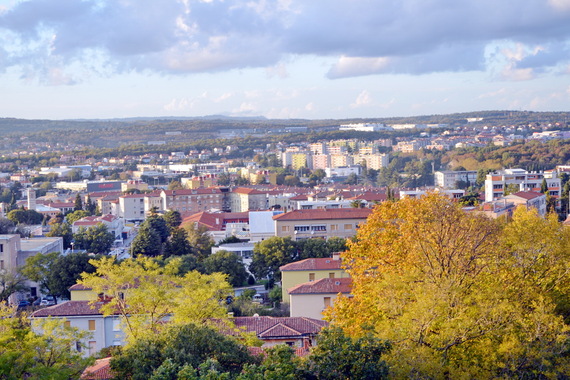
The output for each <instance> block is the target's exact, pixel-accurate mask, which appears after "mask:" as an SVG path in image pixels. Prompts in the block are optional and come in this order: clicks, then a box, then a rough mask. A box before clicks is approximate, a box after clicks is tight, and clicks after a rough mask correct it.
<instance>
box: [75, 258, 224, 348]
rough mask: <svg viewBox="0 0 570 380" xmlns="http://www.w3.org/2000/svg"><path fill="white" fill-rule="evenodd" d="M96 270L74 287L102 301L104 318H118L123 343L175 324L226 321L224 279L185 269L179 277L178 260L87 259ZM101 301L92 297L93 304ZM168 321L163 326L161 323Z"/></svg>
mask: <svg viewBox="0 0 570 380" xmlns="http://www.w3.org/2000/svg"><path fill="white" fill-rule="evenodd" d="M91 263H92V264H93V265H94V266H95V267H96V272H95V273H92V274H83V279H82V280H80V281H79V283H80V284H83V285H85V286H86V287H88V288H91V289H92V290H93V292H94V294H100V295H101V297H105V302H103V303H100V305H101V311H102V312H103V314H104V315H113V314H118V315H119V316H120V317H121V323H122V326H123V331H125V334H126V337H127V342H128V343H132V342H134V341H136V340H137V339H140V338H143V337H149V335H150V336H152V335H157V334H160V333H162V332H163V331H164V329H165V328H166V327H167V326H172V325H175V324H187V323H196V324H206V323H209V321H211V320H212V319H216V320H217V321H218V322H217V323H218V324H219V323H220V322H219V321H221V320H224V319H227V312H226V309H225V307H224V305H223V301H224V300H225V299H226V296H227V295H228V294H229V292H230V290H231V288H230V286H229V284H228V283H227V281H226V277H225V275H223V274H221V273H214V274H211V275H204V274H201V273H198V272H196V271H191V272H188V273H186V274H185V275H183V276H181V275H179V267H180V264H181V260H180V259H178V258H175V259H173V260H169V261H168V262H167V264H166V265H164V266H161V265H159V264H158V262H157V261H156V260H153V259H152V258H148V257H143V256H141V257H138V258H137V259H129V260H124V261H122V262H120V263H117V262H116V261H115V259H114V258H112V257H104V258H102V259H100V260H92V262H91ZM100 301H101V299H99V298H97V299H93V300H92V303H93V304H96V303H98V302H100ZM166 321H168V323H165V322H166Z"/></svg>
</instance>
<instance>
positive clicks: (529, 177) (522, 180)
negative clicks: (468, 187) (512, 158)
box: [485, 169, 561, 202]
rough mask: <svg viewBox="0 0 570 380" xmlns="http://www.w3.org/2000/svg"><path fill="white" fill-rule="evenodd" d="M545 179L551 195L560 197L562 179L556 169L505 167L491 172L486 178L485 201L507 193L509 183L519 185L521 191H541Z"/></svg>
mask: <svg viewBox="0 0 570 380" xmlns="http://www.w3.org/2000/svg"><path fill="white" fill-rule="evenodd" d="M543 179H545V180H546V186H547V187H548V191H549V192H550V195H551V196H553V197H559V196H560V191H561V181H560V178H558V174H557V172H556V171H554V170H551V171H545V172H527V171H526V170H524V169H505V170H502V171H498V172H496V173H490V174H488V175H487V177H486V179H485V202H491V201H493V200H495V199H498V198H501V197H503V196H504V195H505V188H507V187H508V186H509V185H515V186H518V190H520V191H533V192H540V188H541V186H542V181H543Z"/></svg>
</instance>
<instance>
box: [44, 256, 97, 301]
mask: <svg viewBox="0 0 570 380" xmlns="http://www.w3.org/2000/svg"><path fill="white" fill-rule="evenodd" d="M97 259H98V257H93V256H90V255H88V254H87V253H82V252H76V253H70V254H69V255H65V256H63V255H61V256H58V257H57V259H56V260H55V262H54V263H53V265H51V266H50V271H49V273H48V279H47V281H48V284H49V285H48V286H49V290H50V294H53V295H54V296H58V297H65V298H68V299H69V298H71V294H70V293H69V288H70V287H71V286H73V285H75V284H76V283H77V280H79V279H80V278H81V274H82V273H94V272H95V266H93V264H91V262H90V261H91V260H97Z"/></svg>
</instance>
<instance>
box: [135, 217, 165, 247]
mask: <svg viewBox="0 0 570 380" xmlns="http://www.w3.org/2000/svg"><path fill="white" fill-rule="evenodd" d="M143 225H148V226H149V227H150V228H151V229H153V230H154V231H156V232H157V233H158V236H160V244H163V243H165V242H166V240H167V239H168V236H169V235H170V230H169V227H168V225H167V223H166V220H165V219H164V218H163V217H162V216H160V215H158V214H155V213H151V214H150V215H149V216H148V218H146V220H145V221H144V222H143V223H142V224H141V226H143Z"/></svg>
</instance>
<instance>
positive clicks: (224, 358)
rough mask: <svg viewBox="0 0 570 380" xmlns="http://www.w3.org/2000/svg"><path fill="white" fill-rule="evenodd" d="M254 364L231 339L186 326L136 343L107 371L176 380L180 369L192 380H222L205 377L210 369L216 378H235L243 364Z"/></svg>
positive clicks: (207, 329)
mask: <svg viewBox="0 0 570 380" xmlns="http://www.w3.org/2000/svg"><path fill="white" fill-rule="evenodd" d="M256 362H257V360H256V358H254V357H252V356H251V355H250V354H249V353H248V351H247V348H246V347H245V346H243V345H241V344H239V343H237V342H236V340H235V339H233V338H230V337H228V336H226V335H223V334H221V333H219V332H217V331H216V330H214V329H212V328H210V327H206V326H198V325H195V324H187V325H183V326H175V327H172V328H169V329H168V330H167V331H166V333H165V334H164V335H163V336H157V337H154V338H152V339H148V340H140V341H137V342H136V343H134V344H133V345H132V346H130V347H128V348H127V349H125V350H124V351H123V352H122V353H121V354H120V355H118V356H117V357H114V358H113V359H112V360H111V368H112V369H113V371H115V373H116V374H117V377H118V378H121V379H132V380H143V379H145V380H146V379H148V378H149V377H150V376H149V374H154V375H155V376H157V377H154V378H155V379H175V380H176V379H181V378H182V377H178V374H179V373H180V372H181V371H182V370H183V369H184V372H185V373H188V372H189V371H188V370H189V369H192V370H193V371H190V373H193V374H194V375H195V376H196V377H191V378H194V379H207V378H211V379H224V378H227V377H219V376H215V377H206V376H205V375H206V374H207V373H209V372H210V369H211V367H212V366H214V368H213V369H214V370H215V373H217V374H218V375H220V374H223V373H226V372H227V373H229V374H231V375H232V377H235V376H236V375H238V374H239V373H240V372H241V371H242V368H243V366H244V365H246V364H255V363H256ZM205 363H207V364H206V365H204V364H205ZM159 368H160V369H159ZM167 369H168V370H167ZM159 374H161V375H162V376H164V377H158V375H159ZM210 374H212V373H210ZM198 376H199V377H198ZM226 376H227V375H226Z"/></svg>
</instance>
